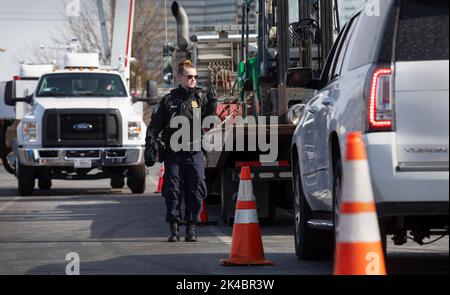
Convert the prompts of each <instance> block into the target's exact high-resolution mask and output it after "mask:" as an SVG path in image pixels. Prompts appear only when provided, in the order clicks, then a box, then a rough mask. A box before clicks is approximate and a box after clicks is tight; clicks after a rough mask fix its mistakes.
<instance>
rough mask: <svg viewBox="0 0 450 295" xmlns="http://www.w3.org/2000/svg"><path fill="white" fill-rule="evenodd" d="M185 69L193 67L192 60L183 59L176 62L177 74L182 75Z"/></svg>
mask: <svg viewBox="0 0 450 295" xmlns="http://www.w3.org/2000/svg"><path fill="white" fill-rule="evenodd" d="M186 69H195V67H194V65H193V64H192V61H190V60H188V59H185V60H182V61H181V62H180V63H179V64H178V75H183V74H184V72H185V70H186Z"/></svg>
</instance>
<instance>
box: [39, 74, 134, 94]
mask: <svg viewBox="0 0 450 295" xmlns="http://www.w3.org/2000/svg"><path fill="white" fill-rule="evenodd" d="M36 96H37V97H86V96H88V97H127V91H126V89H125V86H124V84H123V82H122V78H121V77H120V76H118V75H113V74H96V73H72V74H70V73H64V74H49V75H45V76H43V77H42V79H41V82H40V83H39V86H38V91H37V95H36Z"/></svg>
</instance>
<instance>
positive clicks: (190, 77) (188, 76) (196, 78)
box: [183, 75, 198, 80]
mask: <svg viewBox="0 0 450 295" xmlns="http://www.w3.org/2000/svg"><path fill="white" fill-rule="evenodd" d="M183 76H185V77H186V78H188V80H192V79H194V78H195V80H198V75H195V76H194V75H183Z"/></svg>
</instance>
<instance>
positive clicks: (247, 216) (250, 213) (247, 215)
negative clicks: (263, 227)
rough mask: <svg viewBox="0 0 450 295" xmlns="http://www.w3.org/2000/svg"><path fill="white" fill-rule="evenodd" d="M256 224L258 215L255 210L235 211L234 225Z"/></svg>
mask: <svg viewBox="0 0 450 295" xmlns="http://www.w3.org/2000/svg"><path fill="white" fill-rule="evenodd" d="M249 223H258V213H257V212H256V210H255V209H250V210H236V213H235V215H234V224H249Z"/></svg>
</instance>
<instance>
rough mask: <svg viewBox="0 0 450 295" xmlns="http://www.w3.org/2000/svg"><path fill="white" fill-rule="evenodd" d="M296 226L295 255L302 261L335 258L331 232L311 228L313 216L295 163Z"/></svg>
mask: <svg viewBox="0 0 450 295" xmlns="http://www.w3.org/2000/svg"><path fill="white" fill-rule="evenodd" d="M293 165H294V181H293V191H294V201H293V202H294V226H295V233H294V237H295V239H294V240H295V254H296V255H297V257H298V259H300V260H326V259H331V258H332V256H333V248H334V247H333V246H334V245H333V235H332V233H331V232H329V231H325V230H317V229H313V228H310V227H309V225H308V221H309V220H310V219H312V217H313V215H312V212H311V209H310V208H309V205H308V204H307V202H306V199H305V196H304V193H303V188H302V184H301V176H300V168H299V166H298V162H294V164H293Z"/></svg>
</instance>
